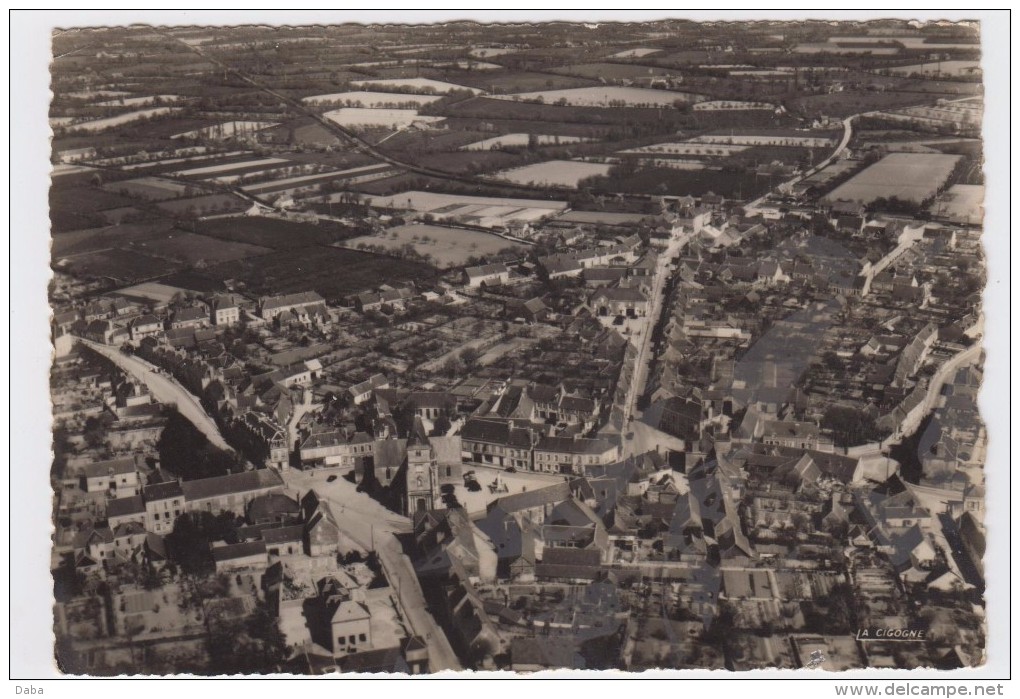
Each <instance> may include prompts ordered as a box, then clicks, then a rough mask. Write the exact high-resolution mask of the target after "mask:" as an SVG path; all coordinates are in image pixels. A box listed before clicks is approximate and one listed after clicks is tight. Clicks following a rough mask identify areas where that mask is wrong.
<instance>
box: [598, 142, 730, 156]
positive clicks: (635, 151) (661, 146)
mask: <svg viewBox="0 0 1020 699" xmlns="http://www.w3.org/2000/svg"><path fill="white" fill-rule="evenodd" d="M748 148H750V146H734V145H728V144H723V143H720V144H713V145H706V144H702V143H656V144H654V145H651V146H642V147H640V148H629V149H627V150H621V151H617V152H618V153H619V154H620V155H661V156H669V155H678V156H682V155H699V156H701V155H710V156H711V155H715V156H727V155H733V154H734V153H740V152H741V151H745V150H747V149H748Z"/></svg>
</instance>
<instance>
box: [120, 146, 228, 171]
mask: <svg viewBox="0 0 1020 699" xmlns="http://www.w3.org/2000/svg"><path fill="white" fill-rule="evenodd" d="M186 150H191V149H186ZM247 153H248V151H243V150H235V151H229V152H226V153H208V154H202V155H185V156H182V157H179V158H163V159H160V160H146V161H142V162H137V163H125V164H124V165H121V166H120V168H121V169H122V170H138V169H139V168H148V167H153V168H154V167H164V166H169V165H178V164H180V163H198V162H202V161H204V160H216V159H217V158H232V157H236V156H239V155H245V154H247ZM101 164H102V163H101ZM111 164H113V165H115V164H116V163H111Z"/></svg>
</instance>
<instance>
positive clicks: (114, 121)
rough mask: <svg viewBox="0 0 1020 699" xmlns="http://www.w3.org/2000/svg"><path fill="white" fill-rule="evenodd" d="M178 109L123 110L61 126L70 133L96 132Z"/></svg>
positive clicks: (171, 112) (177, 110)
mask: <svg viewBox="0 0 1020 699" xmlns="http://www.w3.org/2000/svg"><path fill="white" fill-rule="evenodd" d="M179 111H180V109H179V108H176V107H153V108H152V109H139V110H138V111H135V112H125V113H124V114H118V115H117V116H112V117H106V118H104V119H93V120H91V121H83V122H80V123H77V124H63V125H62V126H63V128H64V129H66V130H67V131H68V132H71V133H73V132H88V133H96V132H98V131H105V130H106V129H112V128H113V127H115V126H123V125H124V124H130V123H131V122H133V121H138V120H140V119H149V118H151V117H155V116H163V115H165V114H173V113H175V112H179Z"/></svg>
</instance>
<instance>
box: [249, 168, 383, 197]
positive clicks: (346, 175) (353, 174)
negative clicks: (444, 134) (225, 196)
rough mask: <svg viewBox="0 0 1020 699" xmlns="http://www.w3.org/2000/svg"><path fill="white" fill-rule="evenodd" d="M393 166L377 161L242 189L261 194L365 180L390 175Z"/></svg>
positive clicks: (252, 185)
mask: <svg viewBox="0 0 1020 699" xmlns="http://www.w3.org/2000/svg"><path fill="white" fill-rule="evenodd" d="M393 172H394V171H393V168H392V166H390V165H388V164H386V163H375V164H372V165H362V166H361V167H352V168H350V169H348V170H333V171H330V172H323V173H319V174H316V175H304V176H301V177H288V178H286V179H281V180H273V181H272V182H261V183H259V184H250V185H245V186H243V187H241V189H242V190H244V191H245V192H248V193H250V194H259V193H261V192H275V191H279V190H283V189H289V188H297V187H302V186H304V187H307V186H310V185H313V184H316V183H318V182H325V181H327V180H352V179H353V180H357V181H364V180H363V179H359V178H363V177H366V176H368V175H377V176H380V177H389V176H390V175H392V174H393Z"/></svg>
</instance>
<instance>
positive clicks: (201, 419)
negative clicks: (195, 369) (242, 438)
mask: <svg viewBox="0 0 1020 699" xmlns="http://www.w3.org/2000/svg"><path fill="white" fill-rule="evenodd" d="M77 340H78V342H80V343H82V344H83V345H85V346H86V347H88V348H89V349H91V350H94V351H96V352H98V353H99V354H101V355H103V356H104V357H106V358H107V359H109V360H110V361H112V362H113V363H114V364H116V365H117V366H119V367H120V368H121V369H123V370H124V371H126V372H128V373H129V374H131V375H132V376H134V377H135V378H136V379H138V380H139V381H141V382H143V383H144V384H145V385H146V386H148V387H149V391H151V392H152V396H153V398H155V399H156V400H157V401H159V402H160V403H172V404H175V405H176V406H177V411H178V412H179V413H180V414H181V415H182V416H184V417H185V418H187V419H188V420H189V421H190V422H191V424H193V425H194V426H195V427H197V428H198V429H199V430H200V431H201V432H202V434H204V435H205V436H206V437H207V438H208V439H209V441H210V442H212V443H213V444H215V445H216V446H218V447H219V448H220V449H226V450H229V451H233V450H232V449H231V447H230V445H229V444H227V442H226V440H225V439H223V435H221V434H220V430H219V427H217V426H216V421H215V420H213V419H212V418H211V417H210V416H209V414H208V413H206V412H205V408H203V407H202V404H201V403H200V402H199V400H198V398H197V397H195V395H194V394H193V393H190V392H189V391H187V390H186V389H185V388H184V387H183V386H181V385H180V384H179V383H177V381H175V380H174V379H173V378H171V377H169V376H167V375H166V374H163V373H159V372H157V370H156V368H155V367H154V366H153V365H152V364H149V363H148V362H146V361H145V360H143V359H140V358H139V357H135V356H134V355H129V354H124V353H123V352H121V351H120V349H119V348H117V347H110V346H108V345H101V344H98V343H96V342H92V341H91V340H86V339H84V338H77Z"/></svg>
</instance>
